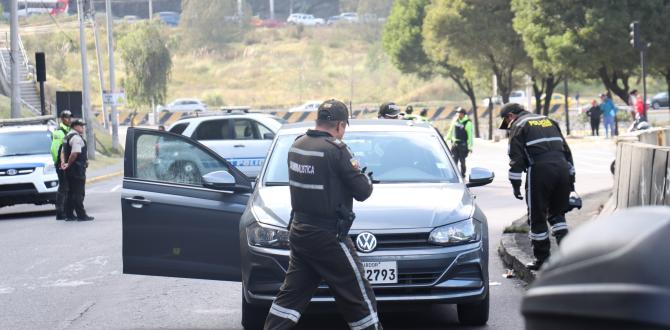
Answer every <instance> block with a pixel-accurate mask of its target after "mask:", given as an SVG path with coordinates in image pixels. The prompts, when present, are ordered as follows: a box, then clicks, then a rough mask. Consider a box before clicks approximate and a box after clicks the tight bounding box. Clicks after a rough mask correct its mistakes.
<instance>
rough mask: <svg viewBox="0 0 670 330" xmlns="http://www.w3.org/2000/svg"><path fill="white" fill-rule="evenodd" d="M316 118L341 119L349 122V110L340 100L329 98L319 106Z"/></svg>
mask: <svg viewBox="0 0 670 330" xmlns="http://www.w3.org/2000/svg"><path fill="white" fill-rule="evenodd" d="M316 117H317V119H318V120H328V121H343V122H346V123H347V124H349V110H348V109H347V106H346V105H345V104H344V103H342V102H341V101H338V100H334V99H330V100H327V101H325V102H323V103H321V105H320V106H319V110H318V111H317V116H316Z"/></svg>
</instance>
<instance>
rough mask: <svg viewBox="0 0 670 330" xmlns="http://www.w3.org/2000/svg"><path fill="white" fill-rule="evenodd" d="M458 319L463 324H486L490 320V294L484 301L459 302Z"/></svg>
mask: <svg viewBox="0 0 670 330" xmlns="http://www.w3.org/2000/svg"><path fill="white" fill-rule="evenodd" d="M456 309H457V310H458V321H459V322H461V324H463V325H484V324H486V322H488V321H489V294H488V293H487V294H486V298H484V300H482V301H478V302H474V303H469V304H459V305H458V306H457V308H456Z"/></svg>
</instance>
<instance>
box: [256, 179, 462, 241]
mask: <svg viewBox="0 0 670 330" xmlns="http://www.w3.org/2000/svg"><path fill="white" fill-rule="evenodd" d="M254 203H255V205H256V206H260V207H262V208H263V209H264V210H265V211H266V212H267V213H268V214H270V215H273V219H271V220H264V222H266V223H267V224H268V225H274V226H282V227H286V226H287V224H288V219H289V215H290V212H291V197H290V194H289V187H287V186H279V187H260V188H259V191H258V194H257V196H256V199H255V200H254ZM473 211H474V200H473V199H472V198H471V196H470V195H469V194H468V193H467V190H466V189H465V185H464V184H461V183H421V184H377V185H375V187H374V192H373V193H372V196H370V198H369V199H368V200H366V201H365V202H362V203H358V202H354V212H356V221H354V225H353V227H352V229H354V230H356V229H367V230H374V229H407V228H432V227H437V226H441V225H445V224H448V223H452V222H455V221H459V220H465V219H467V218H469V217H470V216H471V215H472V213H473Z"/></svg>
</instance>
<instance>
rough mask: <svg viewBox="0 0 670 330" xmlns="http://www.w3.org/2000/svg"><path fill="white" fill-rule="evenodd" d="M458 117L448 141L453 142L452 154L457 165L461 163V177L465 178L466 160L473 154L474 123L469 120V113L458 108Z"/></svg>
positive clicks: (449, 132) (451, 128)
mask: <svg viewBox="0 0 670 330" xmlns="http://www.w3.org/2000/svg"><path fill="white" fill-rule="evenodd" d="M456 112H457V113H458V117H456V118H455V119H454V122H453V123H451V126H450V127H449V131H448V132H447V141H449V142H451V154H452V155H453V156H454V160H455V161H456V165H458V163H461V177H463V178H464V177H465V170H466V167H465V158H467V157H468V154H470V153H471V152H472V145H473V141H472V135H473V133H472V122H471V121H470V118H468V115H467V111H465V109H463V108H461V107H458V108H457V109H456Z"/></svg>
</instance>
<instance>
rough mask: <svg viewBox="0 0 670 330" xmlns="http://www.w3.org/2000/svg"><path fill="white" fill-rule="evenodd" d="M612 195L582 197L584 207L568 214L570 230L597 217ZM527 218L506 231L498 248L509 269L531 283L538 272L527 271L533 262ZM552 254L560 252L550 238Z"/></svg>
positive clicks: (518, 221)
mask: <svg viewBox="0 0 670 330" xmlns="http://www.w3.org/2000/svg"><path fill="white" fill-rule="evenodd" d="M610 195H611V189H607V190H602V191H598V192H594V193H590V194H587V195H582V202H583V207H582V209H581V210H573V211H572V212H569V213H567V214H566V221H567V223H568V226H569V227H570V230H574V229H575V228H577V227H579V226H580V225H581V224H583V223H585V222H587V221H589V220H591V219H593V218H594V217H596V216H597V215H598V214H599V213H600V210H601V209H602V207H603V205H604V204H605V203H606V202H607V200H608V199H609V197H610ZM528 230H529V227H528V224H527V217H526V216H523V217H522V218H520V219H518V220H516V221H514V222H513V223H512V225H511V226H509V227H507V228H506V229H505V232H504V233H503V235H502V238H501V240H500V246H499V247H498V254H499V255H500V257H501V258H502V260H503V262H504V263H505V265H506V266H507V267H508V268H511V269H512V270H514V273H515V274H516V276H517V277H519V278H520V279H522V280H524V281H526V282H527V283H531V282H532V281H533V280H535V277H536V275H537V272H535V271H530V270H528V269H526V267H525V265H526V264H527V263H529V262H531V261H532V260H533V250H532V247H531V244H530V239H529V238H528ZM550 240H551V251H552V254H553V253H555V252H556V251H557V250H558V246H557V245H556V240H555V239H554V238H553V236H550Z"/></svg>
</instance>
